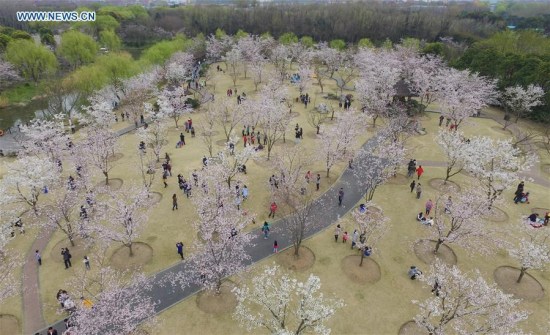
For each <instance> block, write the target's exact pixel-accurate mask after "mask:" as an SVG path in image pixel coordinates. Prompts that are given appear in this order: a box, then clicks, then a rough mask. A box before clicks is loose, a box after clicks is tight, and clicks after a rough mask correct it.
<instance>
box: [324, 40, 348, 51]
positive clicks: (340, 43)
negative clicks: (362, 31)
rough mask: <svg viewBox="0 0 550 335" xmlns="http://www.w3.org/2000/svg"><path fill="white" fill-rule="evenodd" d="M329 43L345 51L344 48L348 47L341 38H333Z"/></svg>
mask: <svg viewBox="0 0 550 335" xmlns="http://www.w3.org/2000/svg"><path fill="white" fill-rule="evenodd" d="M328 45H329V46H330V47H331V48H333V49H336V50H338V51H343V50H344V49H346V42H345V41H344V40H341V39H335V40H332V41H330V43H329V44H328Z"/></svg>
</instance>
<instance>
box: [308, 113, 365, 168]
mask: <svg viewBox="0 0 550 335" xmlns="http://www.w3.org/2000/svg"><path fill="white" fill-rule="evenodd" d="M363 121H364V118H363V117H362V116H361V114H359V113H357V112H356V111H355V110H348V111H343V112H342V113H341V115H340V116H339V117H338V119H337V120H336V125H334V126H333V127H330V128H328V129H327V130H326V131H325V132H324V133H323V134H321V142H320V147H319V151H318V152H319V155H320V157H323V160H324V162H325V168H326V170H327V177H328V176H329V175H330V169H331V168H332V167H333V166H334V165H335V164H336V163H338V162H341V161H342V160H345V159H346V158H347V159H349V158H351V156H352V155H353V151H352V150H351V148H353V147H355V145H356V144H357V137H358V136H359V134H361V132H363V131H364V129H365V124H364V122H363Z"/></svg>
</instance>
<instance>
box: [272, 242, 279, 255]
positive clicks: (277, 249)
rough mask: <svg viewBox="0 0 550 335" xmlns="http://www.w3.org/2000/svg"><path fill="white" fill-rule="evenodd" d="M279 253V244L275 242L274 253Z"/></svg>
mask: <svg viewBox="0 0 550 335" xmlns="http://www.w3.org/2000/svg"><path fill="white" fill-rule="evenodd" d="M278 252H279V244H278V243H277V240H275V242H273V253H274V254H276V253H278Z"/></svg>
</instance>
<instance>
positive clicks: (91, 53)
mask: <svg viewBox="0 0 550 335" xmlns="http://www.w3.org/2000/svg"><path fill="white" fill-rule="evenodd" d="M98 50H99V47H98V46H97V43H96V42H95V41H94V39H93V38H91V37H90V36H88V35H86V34H83V33H81V32H79V31H76V30H71V31H68V32H66V33H64V34H63V35H61V44H60V45H59V48H58V49H57V52H58V53H59V55H60V56H61V57H63V58H65V59H66V60H67V62H69V64H70V65H71V67H72V68H74V69H75V68H76V67H77V66H79V65H84V64H88V63H91V62H93V61H94V59H95V57H96V56H97V51H98Z"/></svg>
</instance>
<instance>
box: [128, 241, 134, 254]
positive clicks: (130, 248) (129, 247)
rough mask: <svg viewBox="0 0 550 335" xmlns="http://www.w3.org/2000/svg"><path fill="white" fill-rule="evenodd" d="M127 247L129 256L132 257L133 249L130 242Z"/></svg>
mask: <svg viewBox="0 0 550 335" xmlns="http://www.w3.org/2000/svg"><path fill="white" fill-rule="evenodd" d="M128 249H129V250H130V257H134V251H133V250H132V243H130V244H129V245H128Z"/></svg>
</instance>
